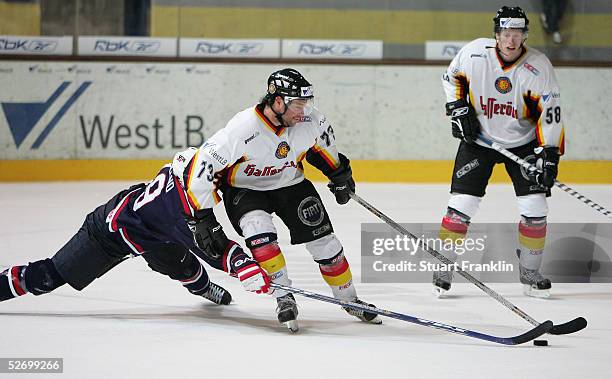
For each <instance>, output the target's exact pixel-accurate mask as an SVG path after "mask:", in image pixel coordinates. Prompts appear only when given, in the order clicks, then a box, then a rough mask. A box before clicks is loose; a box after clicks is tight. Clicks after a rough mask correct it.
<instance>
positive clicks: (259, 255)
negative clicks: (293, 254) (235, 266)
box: [251, 243, 281, 262]
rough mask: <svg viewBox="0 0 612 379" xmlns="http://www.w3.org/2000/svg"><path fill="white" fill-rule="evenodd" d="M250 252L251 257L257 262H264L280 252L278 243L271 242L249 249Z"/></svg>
mask: <svg viewBox="0 0 612 379" xmlns="http://www.w3.org/2000/svg"><path fill="white" fill-rule="evenodd" d="M251 253H253V258H255V260H256V261H257V262H265V261H267V260H268V259H272V258H274V257H276V256H278V255H279V254H280V253H281V249H280V247H279V246H278V244H276V243H271V244H268V245H265V246H262V247H257V248H255V249H251Z"/></svg>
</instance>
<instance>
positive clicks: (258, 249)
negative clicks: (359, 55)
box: [246, 233, 291, 297]
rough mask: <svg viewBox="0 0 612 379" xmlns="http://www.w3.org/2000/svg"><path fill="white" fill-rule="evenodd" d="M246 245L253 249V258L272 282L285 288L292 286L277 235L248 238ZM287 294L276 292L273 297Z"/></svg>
mask: <svg viewBox="0 0 612 379" xmlns="http://www.w3.org/2000/svg"><path fill="white" fill-rule="evenodd" d="M246 243H247V246H248V247H249V248H250V249H251V253H252V254H253V258H255V260H256V261H257V263H259V265H260V266H261V268H263V269H264V270H266V272H267V273H268V276H269V278H270V281H271V282H273V283H278V284H282V285H285V286H290V285H291V280H290V279H289V273H288V272H287V265H286V263H285V257H284V256H283V253H282V252H281V249H280V247H279V246H278V243H277V242H276V234H273V233H265V234H260V235H256V236H253V237H251V238H248V239H247V240H246ZM286 294H287V292H285V291H282V290H275V291H274V292H273V294H272V296H274V297H280V296H284V295H286Z"/></svg>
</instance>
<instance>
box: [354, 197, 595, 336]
mask: <svg viewBox="0 0 612 379" xmlns="http://www.w3.org/2000/svg"><path fill="white" fill-rule="evenodd" d="M351 198H352V199H353V200H355V201H356V202H358V203H359V204H361V205H362V206H363V207H364V208H366V209H367V210H369V211H370V212H372V213H373V214H374V215H375V216H377V217H378V218H380V219H381V220H383V221H384V222H386V223H387V224H388V225H389V226H391V227H393V229H395V230H397V231H398V232H400V233H401V234H403V235H405V236H407V237H410V239H413V240H416V241H418V242H420V246H421V248H422V249H423V250H425V251H426V252H428V253H429V254H430V255H432V256H434V257H435V258H437V259H438V260H440V261H442V262H443V263H445V264H447V265H453V262H452V261H451V260H450V259H448V258H446V257H445V256H444V255H442V254H440V253H439V252H438V251H436V250H434V249H432V248H430V247H429V246H428V245H427V243H426V242H425V240H423V239H420V238H418V237H417V236H415V235H414V234H412V233H410V232H409V231H408V230H406V228H404V227H403V226H401V225H400V224H398V223H397V222H395V221H393V220H392V219H390V218H389V217H388V216H386V215H385V214H384V213H382V212H381V211H379V210H378V209H376V208H374V207H373V206H372V205H370V204H369V203H368V202H367V201H365V200H363V199H362V198H361V197H359V195H357V194H355V193H351ZM455 271H456V272H457V273H458V274H459V275H461V276H463V277H464V278H465V279H466V280H467V281H468V282H470V283H472V284H474V285H475V286H476V287H478V288H480V289H481V290H483V291H484V292H485V293H486V294H487V295H489V296H491V297H492V298H494V299H495V300H497V301H499V302H500V303H502V304H503V305H504V306H505V307H506V308H508V309H510V310H511V311H512V312H514V313H516V314H517V315H519V316H520V317H522V318H523V319H524V320H526V321H527V322H529V323H530V324H531V325H534V326H538V325H541V324H540V323H539V322H537V321H536V320H535V319H534V318H532V317H531V316H529V315H528V314H527V313H525V312H523V311H522V310H521V309H520V308H519V307H517V306H516V305H514V304H512V303H511V302H510V301H508V300H507V299H506V298H504V297H503V296H502V295H500V294H498V293H497V292H495V291H493V290H492V289H491V288H489V287H487V285H486V284H484V283H483V282H481V281H480V280H478V279H476V278H474V277H473V276H472V275H470V274H469V273H467V272H466V271H463V270H461V269H460V268H457V269H456V270H455ZM586 326H587V321H586V320H585V319H584V318H583V317H577V318H575V319H573V320H571V321H568V322H566V323H564V324H559V325H554V326H553V327H552V329H550V330H549V331H548V333H550V334H570V333H575V332H577V331H579V330H582V329H584V328H585V327H586Z"/></svg>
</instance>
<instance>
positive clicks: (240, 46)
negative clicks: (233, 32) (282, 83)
mask: <svg viewBox="0 0 612 379" xmlns="http://www.w3.org/2000/svg"><path fill="white" fill-rule="evenodd" d="M179 56H180V57H207V58H214V57H219V58H280V40H278V39H214V38H206V39H204V38H181V39H179Z"/></svg>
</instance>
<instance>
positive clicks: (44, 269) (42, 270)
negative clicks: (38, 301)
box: [0, 259, 66, 301]
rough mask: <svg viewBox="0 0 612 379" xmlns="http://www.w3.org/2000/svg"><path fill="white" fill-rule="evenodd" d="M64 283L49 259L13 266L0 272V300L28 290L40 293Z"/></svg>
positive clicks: (35, 293)
mask: <svg viewBox="0 0 612 379" xmlns="http://www.w3.org/2000/svg"><path fill="white" fill-rule="evenodd" d="M65 283H66V281H65V280H64V279H63V278H62V277H61V276H60V274H59V273H58V272H57V269H56V268H55V265H54V264H53V262H52V261H51V259H44V260H40V261H36V262H31V263H29V264H28V265H27V266H13V267H10V268H8V269H6V270H5V271H4V272H2V273H1V274H0V301H4V300H8V299H12V298H14V297H17V296H23V295H25V294H26V293H28V292H31V293H32V294H33V295H36V296H38V295H42V294H45V293H47V292H51V291H53V290H54V289H56V288H57V287H59V286H61V285H64V284H65Z"/></svg>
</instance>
